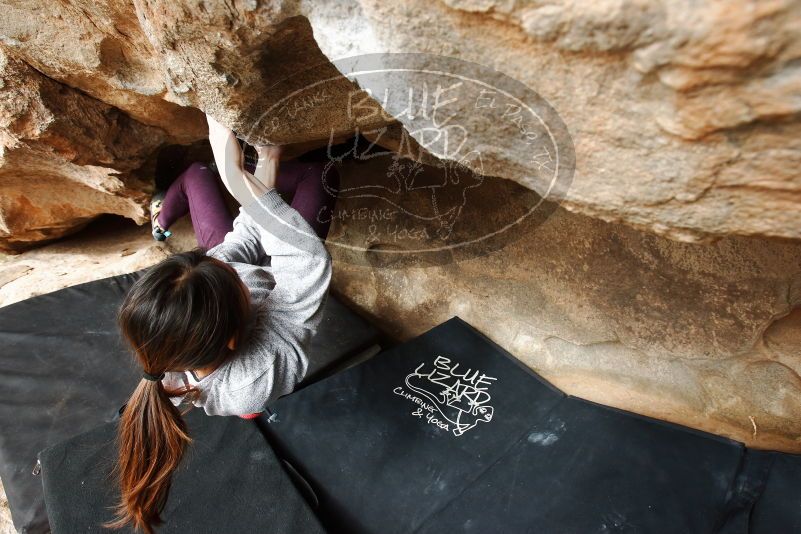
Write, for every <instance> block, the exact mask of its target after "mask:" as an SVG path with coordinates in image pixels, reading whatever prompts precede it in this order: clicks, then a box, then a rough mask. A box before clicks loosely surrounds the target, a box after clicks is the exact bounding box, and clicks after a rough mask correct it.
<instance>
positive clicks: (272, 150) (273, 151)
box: [255, 145, 284, 160]
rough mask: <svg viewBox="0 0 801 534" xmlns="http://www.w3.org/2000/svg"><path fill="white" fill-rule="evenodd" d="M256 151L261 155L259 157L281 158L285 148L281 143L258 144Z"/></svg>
mask: <svg viewBox="0 0 801 534" xmlns="http://www.w3.org/2000/svg"><path fill="white" fill-rule="evenodd" d="M255 148H256V153H257V154H258V155H259V159H262V158H264V159H275V160H278V159H281V154H282V153H283V151H284V148H283V147H282V146H280V145H256V146H255Z"/></svg>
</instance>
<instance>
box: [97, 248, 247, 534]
mask: <svg viewBox="0 0 801 534" xmlns="http://www.w3.org/2000/svg"><path fill="white" fill-rule="evenodd" d="M249 310H250V300H249V295H248V292H247V289H246V288H245V286H244V285H243V284H242V282H241V280H240V279H239V276H238V275H237V273H236V271H234V269H233V268H232V267H230V266H229V265H227V264H225V263H224V262H222V261H219V260H217V259H215V258H212V257H210V256H206V254H205V253H204V252H203V251H202V250H199V249H198V250H193V251H190V252H183V253H180V254H174V255H172V256H170V257H169V258H167V259H165V260H163V261H162V262H161V263H159V264H157V265H155V266H153V267H151V268H150V269H148V271H147V272H146V273H145V274H144V275H143V276H142V277H141V278H140V279H139V280H137V281H136V283H134V285H133V286H132V287H131V290H130V291H129V292H128V295H127V296H126V297H125V300H124V302H123V304H122V307H121V308H120V311H119V316H118V323H119V326H120V329H121V331H122V335H123V337H124V338H125V339H126V340H127V342H128V343H129V344H130V345H131V347H132V348H133V351H134V353H135V356H136V359H137V361H138V362H139V364H140V365H141V366H142V370H143V371H144V372H145V373H148V374H150V375H155V376H158V375H161V374H162V373H164V372H166V371H187V370H192V369H202V368H206V367H211V366H214V367H216V366H219V365H220V364H222V363H224V362H225V360H226V359H227V358H228V357H229V356H230V353H231V351H230V350H229V349H228V343H229V340H230V339H231V338H234V339H235V340H236V342H237V345H238V343H239V341H240V340H239V337H240V336H241V335H243V331H244V328H243V327H244V325H245V323H246V321H247V320H248V317H249ZM187 393H190V394H191V391H190V390H189V388H182V389H179V390H170V389H166V388H165V387H164V385H163V384H162V383H161V381H151V380H146V379H142V380H141V381H140V382H139V385H138V386H137V387H136V390H134V392H133V394H132V395H131V398H130V400H129V401H128V404H127V405H126V407H125V410H124V411H123V414H122V417H121V419H120V423H119V429H118V446H119V456H118V462H117V466H116V472H117V476H118V479H119V484H120V490H121V499H120V502H119V505H118V508H117V518H116V520H115V521H113V522H111V523H109V524H108V525H107V526H108V527H111V528H120V527H123V526H125V525H127V524H132V525H133V526H134V528H137V529H142V530H144V531H145V532H146V533H147V534H152V532H153V526H154V525H158V524H160V523H161V522H162V520H161V517H160V513H161V511H162V509H163V507H164V503H165V501H166V499H167V494H168V492H169V487H170V481H171V476H172V473H173V471H174V470H175V469H176V468H177V467H178V465H179V463H180V461H181V456H182V455H183V452H184V449H185V447H186V445H187V444H188V443H189V442H190V441H191V439H190V437H189V434H188V433H187V428H186V423H185V422H184V420H183V418H182V417H181V413H180V411H179V410H178V409H177V408H176V407H175V406H174V405H173V403H172V401H171V400H170V398H171V397H175V396H178V395H182V394H187Z"/></svg>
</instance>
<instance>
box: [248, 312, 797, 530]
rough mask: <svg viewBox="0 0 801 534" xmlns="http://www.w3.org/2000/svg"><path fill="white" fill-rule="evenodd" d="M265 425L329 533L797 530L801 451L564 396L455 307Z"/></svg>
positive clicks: (276, 407)
mask: <svg viewBox="0 0 801 534" xmlns="http://www.w3.org/2000/svg"><path fill="white" fill-rule="evenodd" d="M457 364H458V366H457ZM487 414H491V415H490V416H489V417H488V416H487ZM260 423H261V424H262V425H263V428H264V429H265V432H266V434H267V435H268V437H269V439H270V442H271V444H272V445H273V448H274V449H275V450H276V452H277V453H278V454H279V455H281V456H282V457H283V458H285V459H286V460H287V461H288V462H290V463H291V464H292V466H293V467H294V468H295V469H296V470H297V471H298V472H299V473H300V474H301V475H302V476H303V477H304V478H305V479H306V480H307V481H308V483H309V484H310V486H311V488H312V490H313V491H314V493H315V494H316V496H317V498H318V499H319V514H320V519H321V521H322V523H323V525H324V526H325V527H326V528H327V529H328V530H329V531H331V532H343V533H348V534H362V533H381V534H385V533H408V532H415V533H442V532H447V533H454V532H476V533H487V532H504V533H509V534H512V533H523V532H532V533H540V532H542V533H552V532H553V533H557V532H558V533H560V534H570V533H577V534H584V533H594V532H626V533H676V534H693V533H705V534H706V533H713V532H721V533H722V532H724V531H723V530H720V529H722V528H730V530H726V531H725V532H726V534H734V533H737V534H744V533H745V532H758V533H760V534H762V533H764V534H768V533H771V532H798V529H797V525H798V523H797V521H798V519H797V518H798V505H799V496H801V476H800V475H801V474H799V472H798V467H797V465H798V464H797V463H793V462H797V457H794V456H791V455H778V456H781V458H782V461H786V462H790V463H792V465H795V466H796V471H795V472H792V471H791V470H790V469H789V468H787V469H783V471H782V472H781V473H779V472H777V471H776V467H775V466H776V465H778V464H779V462H778V461H776V462H773V468H772V469H771V468H770V465H768V464H769V462H767V461H765V460H764V459H762V460H761V461H760V460H754V461H751V462H747V461H745V460H746V456H747V454H748V453H750V454H751V455H752V456H754V457H756V456H758V455H759V454H760V453H757V452H756V451H747V450H746V449H745V447H744V446H743V445H742V444H740V443H737V442H734V441H731V440H728V439H724V438H720V437H717V436H713V435H710V434H706V433H703V432H698V431H695V430H691V429H688V428H685V427H681V426H677V425H673V424H669V423H665V422H661V421H657V420H654V419H650V418H647V417H642V416H638V415H635V414H631V413H627V412H623V411H620V410H616V409H612V408H608V407H603V406H600V405H596V404H593V403H590V402H587V401H583V400H580V399H577V398H573V397H568V396H566V395H564V394H563V393H561V392H559V391H558V390H556V389H554V388H553V387H552V386H550V385H549V384H547V383H546V382H545V381H544V380H542V379H541V378H540V377H538V376H537V375H536V374H534V373H532V372H531V371H529V370H528V369H526V368H523V367H521V366H520V365H519V364H518V363H517V361H516V360H514V359H513V358H512V357H511V356H510V355H509V354H508V353H506V352H505V351H503V350H502V349H501V348H500V347H498V346H497V345H495V344H494V343H492V342H491V341H490V340H488V339H487V338H486V337H485V336H483V335H482V334H480V333H479V332H477V331H476V330H475V329H473V328H472V327H470V325H468V324H467V323H465V322H464V321H462V320H460V319H459V318H453V319H451V320H449V321H447V322H445V323H443V324H441V325H439V326H437V327H435V328H433V329H432V330H430V331H428V332H427V333H425V334H423V335H422V336H420V337H418V338H416V339H414V340H412V341H410V342H408V343H405V344H403V345H399V346H396V347H393V348H391V349H388V350H386V351H384V352H383V353H381V354H380V355H378V356H376V357H375V358H373V359H372V360H370V361H368V362H366V363H364V364H362V365H359V366H357V367H353V368H351V369H349V370H348V371H345V372H343V373H340V374H338V375H335V376H333V377H330V378H328V379H326V380H324V381H321V382H318V383H316V384H313V385H311V386H309V387H307V388H305V389H303V390H301V391H298V392H295V393H293V394H292V395H289V396H286V397H284V398H282V399H279V400H278V401H276V402H275V403H274V404H273V405H272V406H271V407H270V413H268V414H265V415H264V416H263V417H262V419H261V420H260ZM321 444H324V446H321ZM771 454H775V453H771ZM762 487H764V492H763V491H755V490H754V488H762ZM733 504H735V505H736V506H733ZM739 510H749V511H750V510H753V518H752V519H753V521H754V522H753V524H752V525H751V527H752V530H750V531H749V530H748V527H749V523H748V521H746V522H745V523H737V521H736V517H735V516H737V513H738V511H739ZM767 516H770V519H768V518H767ZM763 518H764V521H770V520H772V521H773V523H767V522H766V523H765V525H768V524H769V525H770V526H771V529H768V528H767V527H766V528H760V526H759V525H761V523H760V521H763ZM793 521H795V522H793ZM736 524H740V525H741V527H740V528H738V527H736ZM742 525H744V527H742ZM743 528H744V529H743Z"/></svg>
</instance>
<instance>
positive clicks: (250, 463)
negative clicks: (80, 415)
mask: <svg viewBox="0 0 801 534" xmlns="http://www.w3.org/2000/svg"><path fill="white" fill-rule="evenodd" d="M186 419H187V424H188V425H189V432H190V434H191V435H192V438H193V440H194V441H193V443H192V445H191V446H190V447H189V448H188V449H187V453H186V457H185V460H184V461H183V462H182V465H181V467H180V468H179V469H178V470H177V471H176V473H175V475H174V476H173V480H172V485H171V487H170V493H169V497H168V499H167V502H166V505H165V508H164V513H163V514H162V519H163V520H164V521H165V522H164V524H163V525H161V526H159V527H158V528H157V531H158V532H159V533H164V534H169V533H175V534H185V533H187V532H198V533H205V532H208V533H218V532H219V533H222V532H236V533H243V534H246V533H254V534H255V533H258V534H270V533H274V534H315V533H322V532H324V531H323V529H322V527H321V526H320V524H319V522H318V521H317V519H316V517H315V515H314V513H313V511H312V510H311V508H310V507H309V505H308V504H306V501H305V500H304V499H303V497H302V496H301V495H300V494H299V493H298V491H297V490H296V489H295V486H294V484H293V483H292V481H291V480H290V478H289V477H288V476H287V474H286V473H285V472H284V469H283V468H282V466H281V464H280V462H279V460H278V459H277V458H276V457H275V455H274V454H273V452H272V450H271V449H270V447H269V446H268V445H267V443H266V442H265V440H264V437H263V436H262V435H261V433H260V432H259V430H258V428H257V427H256V425H255V424H253V422H252V421H245V420H243V419H239V418H238V417H208V416H206V415H205V414H203V413H202V412H201V411H200V410H193V411H192V412H190V413H189V414H188V415H187V416H186ZM116 429H117V424H116V423H107V424H105V425H102V426H100V427H99V428H96V429H94V430H91V431H89V432H87V433H84V434H81V435H79V436H76V437H73V438H71V439H69V440H67V441H65V442H62V443H60V444H58V445H55V446H53V447H50V448H48V449H46V450H45V451H42V453H41V455H40V457H41V463H42V470H41V476H42V485H43V487H44V496H45V500H46V502H47V513H48V516H49V518H50V526H51V528H52V531H53V532H54V533H55V534H73V533H76V532H109V531H108V530H106V529H103V528H102V525H103V524H104V523H105V522H107V521H109V520H111V519H113V517H114V513H113V507H114V506H115V505H116V499H117V498H118V495H119V493H118V492H117V491H116V489H115V485H114V484H113V482H112V481H113V478H112V474H111V473H112V466H113V461H114V457H115V455H116V444H115V433H116ZM119 532H123V533H133V532H134V530H133V529H131V528H125V529H122V530H120V531H119Z"/></svg>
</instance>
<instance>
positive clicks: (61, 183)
mask: <svg viewBox="0 0 801 534" xmlns="http://www.w3.org/2000/svg"><path fill="white" fill-rule="evenodd" d="M0 80H2V86H0V187H2V195H1V196H0V248H2V249H6V250H17V249H21V248H25V247H29V246H30V245H31V244H38V243H41V242H42V241H48V240H52V239H55V238H58V237H61V236H63V235H66V234H68V233H70V232H73V231H75V230H77V229H79V228H81V227H83V226H84V225H85V224H86V223H87V222H89V221H90V220H92V219H93V218H95V217H96V216H97V215H98V214H101V213H113V214H117V215H123V216H125V217H129V218H131V219H133V220H135V221H136V222H138V223H143V222H145V221H146V220H147V212H146V210H145V206H146V205H147V202H148V195H147V194H146V191H148V190H149V189H150V188H152V186H151V185H150V178H151V177H147V176H141V175H139V174H138V169H140V168H141V167H142V166H143V165H144V164H145V162H146V161H147V160H148V158H150V157H151V155H152V153H153V152H154V150H155V149H156V148H157V147H158V146H160V145H161V144H162V143H163V142H164V139H165V137H164V132H163V131H162V130H160V129H158V128H154V127H151V126H146V125H144V124H141V123H139V122H138V121H136V120H134V119H132V118H131V117H130V116H128V115H126V114H125V113H123V112H121V111H120V110H119V109H117V108H115V107H112V106H110V105H108V104H105V103H103V102H100V101H98V100H96V99H94V98H92V97H89V96H87V95H85V94H84V93H82V92H80V91H77V90H75V89H72V88H69V87H67V86H65V85H62V84H60V83H58V82H55V81H53V80H51V79H50V78H47V77H45V76H43V75H41V74H40V73H39V72H37V71H35V70H34V69H33V68H31V67H30V66H28V65H27V64H25V63H23V62H21V61H19V60H17V59H14V58H11V57H9V56H7V55H5V54H4V53H3V52H2V51H0Z"/></svg>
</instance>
